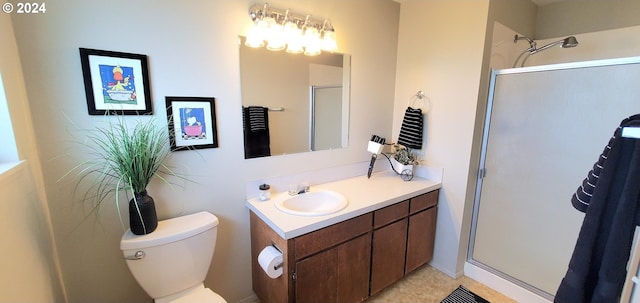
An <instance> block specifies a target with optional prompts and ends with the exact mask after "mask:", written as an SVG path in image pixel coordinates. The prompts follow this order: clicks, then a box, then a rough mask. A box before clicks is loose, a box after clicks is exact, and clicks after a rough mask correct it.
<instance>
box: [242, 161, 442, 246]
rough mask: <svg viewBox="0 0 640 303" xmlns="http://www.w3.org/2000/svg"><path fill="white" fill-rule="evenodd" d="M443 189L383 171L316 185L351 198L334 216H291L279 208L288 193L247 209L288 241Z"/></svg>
mask: <svg viewBox="0 0 640 303" xmlns="http://www.w3.org/2000/svg"><path fill="white" fill-rule="evenodd" d="M440 187H441V183H440V181H432V180H427V179H424V178H420V177H417V176H414V177H413V180H411V181H403V180H402V179H401V178H400V176H398V175H397V174H396V173H394V172H393V171H383V172H379V173H374V174H373V175H371V178H370V179H367V177H366V176H358V177H353V178H348V179H344V180H339V181H334V182H329V183H323V184H318V185H312V186H311V190H314V189H324V190H332V191H336V192H339V193H341V194H343V195H344V196H345V197H346V198H347V200H348V201H349V205H347V207H346V208H345V209H343V210H341V211H339V212H336V213H333V214H328V215H324V216H314V217H309V216H298V215H291V214H287V213H285V212H283V211H281V210H279V209H277V208H276V206H275V201H278V200H279V199H286V198H288V197H290V196H289V194H288V193H287V192H280V193H272V194H271V199H270V200H267V201H260V200H259V199H258V198H252V199H249V200H248V201H247V203H246V205H247V207H248V208H249V209H250V210H251V211H253V212H254V213H255V214H256V215H258V217H260V218H261V219H262V220H263V221H264V222H266V223H267V224H268V225H269V226H270V227H271V228H272V229H273V230H274V231H275V232H276V233H278V235H280V236H281V237H282V238H283V239H285V240H288V239H292V238H295V237H297V236H301V235H303V234H306V233H309V232H312V231H315V230H318V229H321V228H324V227H327V226H329V225H333V224H335V223H339V222H342V221H345V220H348V219H351V218H355V217H357V216H359V215H363V214H366V213H368V212H371V211H374V210H377V209H380V208H383V207H385V206H389V205H391V204H395V203H397V202H401V201H404V200H407V199H409V198H411V197H415V196H417V195H421V194H424V193H428V192H430V191H433V190H436V189H439V188H440Z"/></svg>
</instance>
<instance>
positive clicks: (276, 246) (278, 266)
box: [271, 242, 284, 270]
mask: <svg viewBox="0 0 640 303" xmlns="http://www.w3.org/2000/svg"><path fill="white" fill-rule="evenodd" d="M271 246H273V248H275V249H276V250H278V251H279V252H280V253H281V254H282V255H283V256H284V254H283V253H282V249H280V247H278V245H276V244H275V243H273V242H271ZM283 266H284V261H283V262H280V263H278V264H276V265H275V266H273V269H276V270H277V269H280V268H281V267H283Z"/></svg>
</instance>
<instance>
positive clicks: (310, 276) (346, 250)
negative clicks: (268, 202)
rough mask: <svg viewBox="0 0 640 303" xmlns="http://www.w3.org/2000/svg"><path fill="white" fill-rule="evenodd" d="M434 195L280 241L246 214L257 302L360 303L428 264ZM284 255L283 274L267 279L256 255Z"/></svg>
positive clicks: (432, 236) (431, 249) (436, 194)
mask: <svg viewBox="0 0 640 303" xmlns="http://www.w3.org/2000/svg"><path fill="white" fill-rule="evenodd" d="M437 201H438V190H435V191H432V192H429V193H426V194H423V195H420V196H417V197H414V198H411V199H409V200H406V201H402V202H399V203H396V204H393V205H391V206H388V207H385V208H382V209H379V210H376V211H374V212H370V213H367V214H364V215H361V216H358V217H355V218H352V219H349V220H346V221H343V222H340V223H336V224H333V225H331V226H328V227H325V228H322V229H319V230H316V231H313V232H310V233H307V234H304V235H301V236H298V237H296V238H293V239H289V240H284V239H282V238H281V237H280V236H279V235H278V234H277V233H276V232H275V231H273V230H272V229H271V228H270V227H269V226H268V225H267V224H266V223H265V222H264V221H262V220H261V219H260V218H259V217H258V216H257V215H255V214H254V213H253V212H250V221H251V258H252V272H253V275H252V281H253V290H254V292H255V293H256V295H257V296H258V298H259V299H260V301H261V302H286V303H294V302H297V303H308V302H323V303H331V302H336V303H338V302H339V303H359V302H363V301H365V300H366V299H367V298H368V297H369V296H370V295H373V294H376V293H377V292H379V291H381V290H382V289H384V288H385V287H387V286H389V285H391V284H393V283H394V282H395V281H397V280H399V279H401V278H402V277H403V276H404V275H405V274H406V273H408V272H410V271H412V270H415V269H416V268H418V267H420V266H421V265H424V264H425V263H427V262H429V261H430V260H431V258H432V256H433V240H434V237H435V222H436V204H437ZM267 245H275V246H276V247H277V248H278V249H280V250H281V251H282V253H283V259H284V264H283V269H284V274H283V275H282V276H280V277H278V278H276V279H270V278H269V277H268V276H267V275H266V274H265V273H264V272H263V271H262V269H261V268H260V266H259V265H258V262H257V261H256V260H257V258H258V254H259V253H260V251H261V250H262V249H263V248H264V247H265V246H267Z"/></svg>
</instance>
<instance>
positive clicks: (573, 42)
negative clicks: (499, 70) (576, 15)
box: [513, 35, 578, 67]
mask: <svg viewBox="0 0 640 303" xmlns="http://www.w3.org/2000/svg"><path fill="white" fill-rule="evenodd" d="M519 40H527V42H529V48H527V49H525V50H524V51H523V52H522V53H520V55H519V56H518V58H516V61H515V62H513V67H516V66H517V65H518V61H519V60H520V58H522V56H523V55H524V54H527V53H528V54H527V56H526V57H525V58H524V59H523V60H522V63H521V64H520V66H521V67H522V66H524V62H525V61H527V59H528V58H529V56H531V55H534V54H537V53H539V52H541V51H543V50H545V49H548V48H551V47H554V46H556V45H560V47H562V48H571V47H576V46H578V40H577V39H576V37H574V36H569V37H566V38H564V39H562V40H558V41H555V42H551V43H549V44H547V45H545V46H542V47H540V48H538V47H537V46H536V42H535V41H533V40H532V39H531V38H528V37H524V36H518V35H516V36H515V38H514V39H513V43H517V42H518V41H519Z"/></svg>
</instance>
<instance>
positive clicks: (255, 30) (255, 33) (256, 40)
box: [244, 24, 264, 48]
mask: <svg viewBox="0 0 640 303" xmlns="http://www.w3.org/2000/svg"><path fill="white" fill-rule="evenodd" d="M244 45H246V46H248V47H254V48H258V47H263V46H264V36H263V35H262V29H261V28H260V27H259V26H258V25H257V24H254V25H253V26H252V27H251V28H250V29H249V33H247V40H245V41H244Z"/></svg>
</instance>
